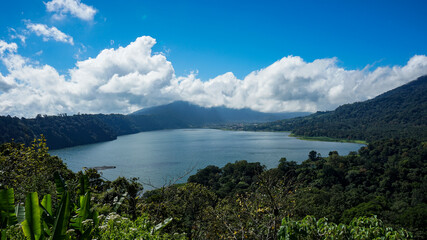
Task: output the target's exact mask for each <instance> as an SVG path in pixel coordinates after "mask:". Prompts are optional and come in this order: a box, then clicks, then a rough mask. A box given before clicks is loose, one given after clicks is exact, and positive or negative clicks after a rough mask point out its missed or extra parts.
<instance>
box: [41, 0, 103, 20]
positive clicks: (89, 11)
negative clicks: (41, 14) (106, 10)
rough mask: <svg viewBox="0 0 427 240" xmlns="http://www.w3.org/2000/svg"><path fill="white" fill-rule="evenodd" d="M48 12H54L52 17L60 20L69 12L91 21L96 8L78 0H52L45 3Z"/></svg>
mask: <svg viewBox="0 0 427 240" xmlns="http://www.w3.org/2000/svg"><path fill="white" fill-rule="evenodd" d="M45 5H46V10H47V11H48V12H54V13H55V14H54V15H53V18H55V19H57V20H60V19H63V18H64V17H65V15H67V14H71V15H73V16H75V17H77V18H80V19H82V20H85V21H92V20H93V17H94V16H95V14H96V12H97V10H96V9H95V8H93V7H91V6H88V5H86V4H84V3H81V2H80V0H52V1H50V2H47V3H45Z"/></svg>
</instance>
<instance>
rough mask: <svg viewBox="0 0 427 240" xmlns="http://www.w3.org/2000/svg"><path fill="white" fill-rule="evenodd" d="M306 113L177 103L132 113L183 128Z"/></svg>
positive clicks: (252, 121)
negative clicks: (169, 122)
mask: <svg viewBox="0 0 427 240" xmlns="http://www.w3.org/2000/svg"><path fill="white" fill-rule="evenodd" d="M308 114H309V113H306V112H291V113H263V112H256V111H253V110H251V109H248V108H244V109H231V108H226V107H210V108H207V107H201V106H198V105H195V104H192V103H189V102H184V101H177V102H173V103H170V104H166V105H161V106H156V107H151V108H146V109H142V110H139V111H136V112H134V113H132V114H131V115H132V116H135V115H145V116H156V117H157V118H160V119H161V118H165V119H173V120H174V121H175V122H176V123H180V124H182V125H183V126H185V125H186V126H187V127H194V126H205V125H210V124H226V123H254V122H269V121H275V120H279V119H288V118H293V117H299V116H306V115H308Z"/></svg>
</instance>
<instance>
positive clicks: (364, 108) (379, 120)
mask: <svg viewBox="0 0 427 240" xmlns="http://www.w3.org/2000/svg"><path fill="white" fill-rule="evenodd" d="M245 130H274V131H292V133H293V134H295V135H298V136H304V137H331V138H340V139H348V140H366V141H373V140H378V139H382V138H395V137H399V138H416V139H419V140H423V141H425V140H427V76H423V77H420V78H418V79H416V80H414V81H412V82H410V83H408V84H405V85H403V86H401V87H398V88H396V89H393V90H391V91H388V92H386V93H384V94H381V95H379V96H377V97H375V98H373V99H371V100H368V101H364V102H357V103H353V104H346V105H343V106H340V107H338V108H337V109H335V111H329V112H317V113H315V114H312V115H309V116H306V117H300V118H295V119H290V120H282V121H277V122H271V123H266V124H260V125H251V126H246V127H245Z"/></svg>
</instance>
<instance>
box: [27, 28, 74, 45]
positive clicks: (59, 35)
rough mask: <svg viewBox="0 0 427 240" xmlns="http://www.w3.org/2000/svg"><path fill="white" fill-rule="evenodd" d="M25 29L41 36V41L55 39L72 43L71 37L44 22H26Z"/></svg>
mask: <svg viewBox="0 0 427 240" xmlns="http://www.w3.org/2000/svg"><path fill="white" fill-rule="evenodd" d="M27 29H28V30H29V31H30V32H33V33H35V34H36V35H37V36H39V37H40V36H41V37H43V41H45V42H47V41H49V40H55V41H57V42H64V43H69V44H71V45H74V41H73V37H71V36H69V35H67V34H65V33H63V32H61V31H59V30H58V29H57V28H56V27H48V26H47V25H45V24H35V23H27Z"/></svg>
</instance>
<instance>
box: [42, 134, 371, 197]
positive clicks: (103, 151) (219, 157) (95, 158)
mask: <svg viewBox="0 0 427 240" xmlns="http://www.w3.org/2000/svg"><path fill="white" fill-rule="evenodd" d="M288 135H289V132H237V131H222V130H214V129H177V130H163V131H151V132H141V133H138V134H132V135H126V136H120V137H118V138H117V140H114V141H110V142H103V143H97V144H90V145H83V146H77V147H72V148H65V149H59V150H52V151H50V152H51V154H52V155H57V156H59V157H60V158H61V159H63V160H64V162H65V163H66V164H67V165H68V167H69V168H70V169H71V170H73V171H79V170H82V168H83V167H97V166H116V168H115V169H107V170H103V171H102V174H103V176H104V177H105V178H107V179H108V180H114V179H116V178H117V177H118V176H125V177H127V178H129V177H139V178H140V180H141V181H142V182H148V181H150V182H151V183H152V184H153V185H154V186H156V187H160V186H162V185H163V184H165V183H167V182H168V181H171V180H172V179H175V178H177V177H179V176H181V175H183V174H184V173H185V172H187V171H188V170H189V169H192V168H194V170H193V172H192V173H191V174H190V175H192V174H194V173H195V172H196V171H197V169H201V168H204V167H206V166H208V165H216V166H219V167H222V166H224V165H225V164H227V163H229V162H235V161H237V160H247V161H249V162H261V164H263V165H265V166H266V167H267V168H273V167H277V165H278V163H279V159H280V158H282V157H286V158H287V159H288V161H291V160H293V161H297V162H302V161H303V160H306V159H307V156H308V153H309V152H310V151H311V150H315V151H317V152H318V153H320V154H321V155H322V156H327V155H328V153H329V152H330V151H333V150H336V151H338V153H339V154H340V155H346V154H348V153H349V152H350V151H357V150H358V149H359V148H360V147H361V146H363V145H362V144H355V143H338V142H319V141H303V140H299V139H297V138H293V137H289V136H288ZM187 177H188V176H186V177H185V178H183V179H181V180H180V181H179V182H185V181H186V179H187ZM145 188H146V189H150V187H148V186H146V187H145Z"/></svg>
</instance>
